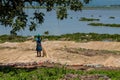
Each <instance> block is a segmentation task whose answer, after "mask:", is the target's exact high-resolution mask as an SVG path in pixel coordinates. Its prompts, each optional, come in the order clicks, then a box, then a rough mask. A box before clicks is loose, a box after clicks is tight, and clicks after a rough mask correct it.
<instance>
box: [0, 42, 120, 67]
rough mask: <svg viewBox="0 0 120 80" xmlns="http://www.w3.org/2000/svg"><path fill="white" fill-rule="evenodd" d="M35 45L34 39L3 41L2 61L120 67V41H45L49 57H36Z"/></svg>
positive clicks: (0, 60)
mask: <svg viewBox="0 0 120 80" xmlns="http://www.w3.org/2000/svg"><path fill="white" fill-rule="evenodd" d="M35 45H36V44H35V42H32V41H26V42H21V43H10V42H6V43H1V44H0V63H17V62H43V61H50V62H55V63H61V64H69V65H77V64H79V65H81V64H82V65H83V64H84V65H104V66H113V67H120V52H119V51H120V42H100V41H94V42H87V43H77V42H74V41H45V42H42V45H43V47H44V49H45V50H46V52H47V57H36V51H35ZM81 48H82V49H83V50H82V49H81ZM103 50H104V51H103ZM106 50H109V51H106ZM116 51H117V52H116ZM114 52H115V53H114Z"/></svg>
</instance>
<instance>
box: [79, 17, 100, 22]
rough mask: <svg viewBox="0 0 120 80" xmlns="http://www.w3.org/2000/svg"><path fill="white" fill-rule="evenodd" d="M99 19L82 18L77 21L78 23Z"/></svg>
mask: <svg viewBox="0 0 120 80" xmlns="http://www.w3.org/2000/svg"><path fill="white" fill-rule="evenodd" d="M99 20H100V19H94V18H85V17H82V18H80V19H79V21H99Z"/></svg>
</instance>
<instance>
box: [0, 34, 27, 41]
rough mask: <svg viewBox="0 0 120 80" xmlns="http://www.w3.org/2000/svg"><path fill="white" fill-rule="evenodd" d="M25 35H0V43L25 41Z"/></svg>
mask: <svg viewBox="0 0 120 80" xmlns="http://www.w3.org/2000/svg"><path fill="white" fill-rule="evenodd" d="M26 40H27V37H24V36H12V35H1V36H0V43H3V42H23V41H26Z"/></svg>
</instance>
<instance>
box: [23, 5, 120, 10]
mask: <svg viewBox="0 0 120 80" xmlns="http://www.w3.org/2000/svg"><path fill="white" fill-rule="evenodd" d="M25 8H33V9H35V8H37V9H38V8H41V9H45V6H35V7H33V6H27V7H25ZM54 9H55V8H54ZM68 9H69V8H68ZM97 9H99V10H100V9H101V10H106V9H107V10H108V9H109V10H113V9H114V10H118V9H120V6H84V7H82V10H97Z"/></svg>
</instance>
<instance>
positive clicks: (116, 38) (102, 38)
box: [43, 33, 120, 42]
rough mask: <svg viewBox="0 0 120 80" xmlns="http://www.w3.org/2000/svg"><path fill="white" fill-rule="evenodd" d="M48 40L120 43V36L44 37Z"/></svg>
mask: <svg viewBox="0 0 120 80" xmlns="http://www.w3.org/2000/svg"><path fill="white" fill-rule="evenodd" d="M46 38H47V39H48V40H64V41H78V42H87V41H120V35H119V34H112V35H110V34H97V33H73V34H64V35H60V36H52V35H49V36H43V39H46Z"/></svg>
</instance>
